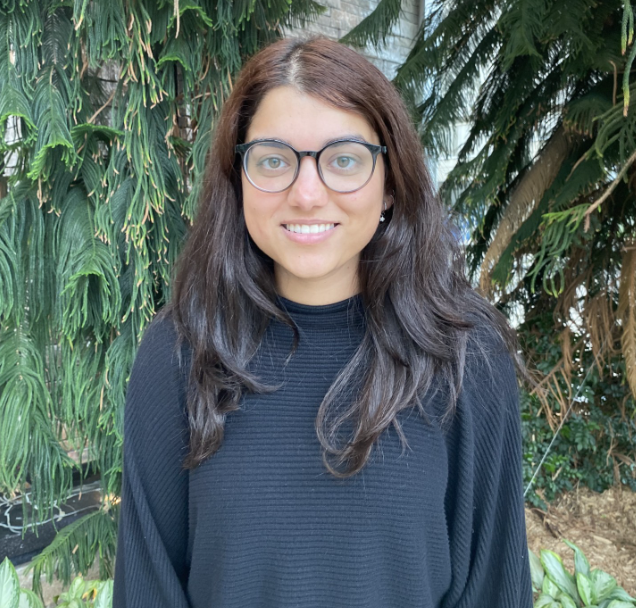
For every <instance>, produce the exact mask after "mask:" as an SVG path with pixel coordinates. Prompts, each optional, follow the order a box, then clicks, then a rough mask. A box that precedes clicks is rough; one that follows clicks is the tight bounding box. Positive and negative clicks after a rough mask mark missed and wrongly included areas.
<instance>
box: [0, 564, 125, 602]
mask: <svg viewBox="0 0 636 608" xmlns="http://www.w3.org/2000/svg"><path fill="white" fill-rule="evenodd" d="M55 602H56V603H55V606H56V608H112V605H113V581H112V580H107V581H85V580H84V579H83V578H82V577H81V576H77V577H75V578H74V579H73V582H72V583H71V586H70V587H69V589H68V591H65V592H64V593H61V594H60V595H59V596H57V597H56V598H55ZM0 606H1V607H2V608H44V604H43V603H42V600H41V599H40V598H39V597H38V596H37V595H36V594H35V593H33V591H30V590H28V589H21V588H20V583H19V580H18V575H17V573H16V571H15V568H14V567H13V564H12V563H11V562H10V561H9V558H8V557H5V559H4V561H3V562H2V564H0Z"/></svg>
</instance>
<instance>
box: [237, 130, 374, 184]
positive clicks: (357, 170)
mask: <svg viewBox="0 0 636 608" xmlns="http://www.w3.org/2000/svg"><path fill="white" fill-rule="evenodd" d="M244 166H245V171H246V173H247V177H248V178H249V180H250V181H251V182H252V184H254V186H256V187H257V188H260V189H261V190H265V191H267V192H281V191H283V190H285V189H287V188H289V186H290V185H291V184H292V182H293V181H294V178H295V177H296V173H297V171H298V158H297V156H296V154H295V152H294V151H293V150H292V149H291V148H290V147H289V146H287V145H286V144H283V143H277V142H263V143H258V144H255V145H253V146H252V147H250V149H249V150H248V151H247V154H246V157H245V165H244ZM319 173H320V175H321V176H322V180H323V182H324V183H325V185H326V186H327V187H328V188H331V189H332V190H335V191H336V192H352V191H354V190H357V189H359V188H361V187H362V186H364V184H366V183H367V181H369V178H370V177H371V174H372V173H373V154H372V152H371V151H370V150H369V149H368V148H366V147H365V146H363V145H362V144H359V143H356V142H352V141H346V142H336V143H333V144H331V145H329V146H327V147H326V148H325V149H324V150H323V151H322V153H321V155H320V162H319Z"/></svg>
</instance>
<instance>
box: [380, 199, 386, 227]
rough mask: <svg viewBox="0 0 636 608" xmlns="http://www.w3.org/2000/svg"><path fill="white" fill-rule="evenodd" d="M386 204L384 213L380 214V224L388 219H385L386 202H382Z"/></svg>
mask: <svg viewBox="0 0 636 608" xmlns="http://www.w3.org/2000/svg"><path fill="white" fill-rule="evenodd" d="M382 202H383V203H384V210H383V211H382V213H380V222H383V221H384V220H386V218H385V217H384V212H385V211H386V201H382Z"/></svg>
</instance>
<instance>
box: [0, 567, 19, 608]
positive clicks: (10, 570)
mask: <svg viewBox="0 0 636 608" xmlns="http://www.w3.org/2000/svg"><path fill="white" fill-rule="evenodd" d="M19 598H20V582H19V581H18V575H17V574H16V571H15V568H14V567H13V564H12V563H11V562H10V561H9V558H8V557H5V558H4V560H3V562H2V564H0V608H18V601H19Z"/></svg>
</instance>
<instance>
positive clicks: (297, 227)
mask: <svg viewBox="0 0 636 608" xmlns="http://www.w3.org/2000/svg"><path fill="white" fill-rule="evenodd" d="M319 222H320V220H318V221H316V222H312V223H302V224H292V223H289V224H282V227H283V229H284V231H285V235H286V236H287V237H288V238H290V239H291V240H292V241H295V242H297V243H305V244H313V243H319V242H321V241H324V240H325V239H326V238H328V237H329V236H331V234H332V233H333V231H334V229H335V227H336V226H338V224H335V223H328V222H322V223H319Z"/></svg>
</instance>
